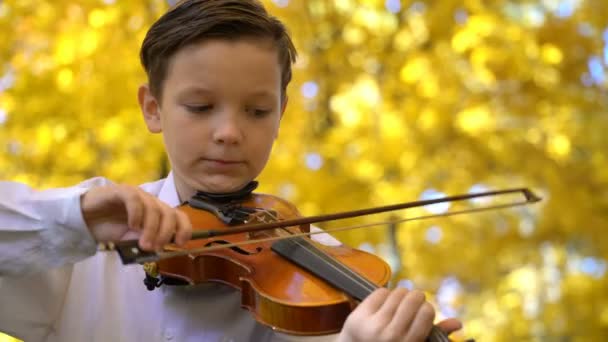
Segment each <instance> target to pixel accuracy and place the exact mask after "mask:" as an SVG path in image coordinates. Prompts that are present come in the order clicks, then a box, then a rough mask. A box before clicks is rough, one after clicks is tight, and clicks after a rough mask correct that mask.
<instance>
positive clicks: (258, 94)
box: [249, 90, 277, 99]
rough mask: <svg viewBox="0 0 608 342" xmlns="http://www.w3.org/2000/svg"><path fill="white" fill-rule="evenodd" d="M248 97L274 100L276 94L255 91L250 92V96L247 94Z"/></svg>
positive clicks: (266, 91)
mask: <svg viewBox="0 0 608 342" xmlns="http://www.w3.org/2000/svg"><path fill="white" fill-rule="evenodd" d="M249 96H251V97H256V98H258V97H259V98H271V99H274V98H276V97H277V94H276V93H275V92H274V91H268V90H257V91H254V92H252V93H251V94H249Z"/></svg>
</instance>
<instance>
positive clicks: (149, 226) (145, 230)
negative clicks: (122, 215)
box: [139, 196, 160, 251]
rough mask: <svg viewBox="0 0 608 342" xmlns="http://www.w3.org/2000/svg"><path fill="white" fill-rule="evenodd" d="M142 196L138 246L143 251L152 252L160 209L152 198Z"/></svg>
mask: <svg viewBox="0 0 608 342" xmlns="http://www.w3.org/2000/svg"><path fill="white" fill-rule="evenodd" d="M147 197H148V196H142V202H143V208H144V212H143V224H142V234H141V237H140V238H139V243H140V246H141V247H142V248H143V249H144V250H149V251H151V250H153V249H154V243H155V241H156V235H157V234H158V229H159V226H160V208H159V206H158V204H156V203H155V201H154V200H153V199H152V198H147Z"/></svg>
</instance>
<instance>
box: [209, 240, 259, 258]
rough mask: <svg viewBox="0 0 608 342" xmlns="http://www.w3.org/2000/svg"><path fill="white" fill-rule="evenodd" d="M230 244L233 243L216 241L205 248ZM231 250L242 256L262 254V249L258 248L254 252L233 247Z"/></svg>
mask: <svg viewBox="0 0 608 342" xmlns="http://www.w3.org/2000/svg"><path fill="white" fill-rule="evenodd" d="M230 243H231V242H228V241H226V240H214V241H210V242H208V243H207V244H206V245H205V247H209V246H213V245H216V244H217V245H228V244H230ZM229 248H230V249H232V250H233V251H235V252H237V253H239V254H242V255H255V254H258V253H260V252H261V251H262V247H257V248H256V249H255V250H254V251H248V250H245V249H243V248H241V247H239V246H232V247H229Z"/></svg>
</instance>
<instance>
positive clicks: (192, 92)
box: [179, 86, 211, 96]
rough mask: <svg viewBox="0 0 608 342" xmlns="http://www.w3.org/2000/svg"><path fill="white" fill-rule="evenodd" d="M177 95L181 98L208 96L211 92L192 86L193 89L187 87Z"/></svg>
mask: <svg viewBox="0 0 608 342" xmlns="http://www.w3.org/2000/svg"><path fill="white" fill-rule="evenodd" d="M179 93H180V95H182V96H188V95H200V94H202V95H208V94H211V90H209V89H206V88H201V87H198V86H193V87H187V88H185V89H182V90H181V91H180V92H179Z"/></svg>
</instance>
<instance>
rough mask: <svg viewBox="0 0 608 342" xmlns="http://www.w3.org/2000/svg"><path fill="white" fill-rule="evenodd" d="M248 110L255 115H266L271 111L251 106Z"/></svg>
mask: <svg viewBox="0 0 608 342" xmlns="http://www.w3.org/2000/svg"><path fill="white" fill-rule="evenodd" d="M248 111H249V112H250V113H252V114H253V115H254V116H265V115H267V114H268V113H270V109H259V108H251V109H249V110H248Z"/></svg>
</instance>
